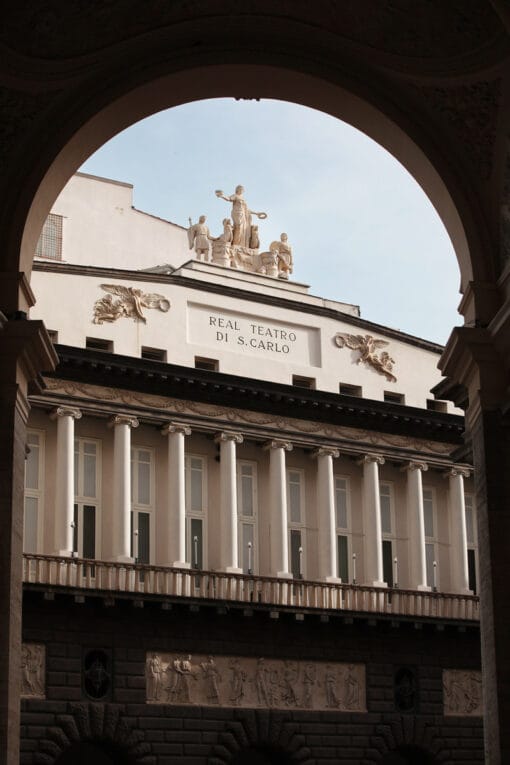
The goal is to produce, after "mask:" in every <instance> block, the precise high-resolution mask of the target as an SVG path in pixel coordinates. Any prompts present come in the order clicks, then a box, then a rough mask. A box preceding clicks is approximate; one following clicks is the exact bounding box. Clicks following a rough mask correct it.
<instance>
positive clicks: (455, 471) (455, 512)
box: [445, 466, 472, 595]
mask: <svg viewBox="0 0 510 765" xmlns="http://www.w3.org/2000/svg"><path fill="white" fill-rule="evenodd" d="M469 473H470V471H469V470H468V469H467V468H463V467H459V466H454V467H452V469H451V470H449V471H448V472H447V473H446V474H445V477H446V478H448V484H449V485H448V500H449V507H450V530H451V548H450V561H451V575H452V592H458V593H461V594H462V595H472V592H471V590H470V589H469V570H468V557H467V534H466V506H465V503H464V478H469Z"/></svg>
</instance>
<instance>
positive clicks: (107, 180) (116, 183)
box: [74, 172, 134, 189]
mask: <svg viewBox="0 0 510 765" xmlns="http://www.w3.org/2000/svg"><path fill="white" fill-rule="evenodd" d="M74 175H76V176H78V177H79V178H89V179H90V180H91V181H101V182H102V183H111V184H113V185H114V186H124V188H126V189H134V186H133V184H132V183H126V182H125V181H115V180H114V179H113V178H104V177H103V176H102V175H92V174H91V173H80V172H77V173H74Z"/></svg>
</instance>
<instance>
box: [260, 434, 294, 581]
mask: <svg viewBox="0 0 510 765" xmlns="http://www.w3.org/2000/svg"><path fill="white" fill-rule="evenodd" d="M264 448H265V449H267V450H268V451H269V519H270V520H269V522H270V552H271V574H272V575H273V576H280V577H286V578H290V577H291V576H292V574H291V573H290V571H289V543H288V520H287V476H286V473H285V452H290V451H292V444H291V443H289V441H279V440H275V441H269V443H267V444H266V445H265V447H264Z"/></svg>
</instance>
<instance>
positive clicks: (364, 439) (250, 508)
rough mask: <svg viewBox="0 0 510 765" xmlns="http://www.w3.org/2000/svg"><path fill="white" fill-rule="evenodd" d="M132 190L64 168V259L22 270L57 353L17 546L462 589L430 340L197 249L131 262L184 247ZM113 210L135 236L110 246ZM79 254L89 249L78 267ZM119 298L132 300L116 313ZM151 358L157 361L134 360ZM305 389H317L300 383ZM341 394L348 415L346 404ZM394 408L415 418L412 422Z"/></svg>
mask: <svg viewBox="0 0 510 765" xmlns="http://www.w3.org/2000/svg"><path fill="white" fill-rule="evenodd" d="M94 187H95V188H96V191H97V193H95V194H94V193H93V188H94ZM130 195H131V187H128V186H125V185H123V184H117V183H110V182H107V181H104V180H102V179H93V178H91V177H88V176H78V177H77V178H74V179H73V180H72V181H71V182H70V186H69V188H68V189H65V190H64V191H63V192H62V195H61V197H60V198H59V200H57V203H56V205H55V210H54V212H55V213H56V214H63V211H64V210H65V211H66V215H67V216H68V217H66V220H65V225H64V229H63V244H62V255H63V257H62V262H61V263H51V264H46V263H44V262H43V261H40V265H36V267H35V270H34V274H33V281H32V283H33V287H34V291H35V293H36V295H37V296H40V298H39V299H38V302H37V305H36V308H35V309H34V312H33V318H42V319H44V321H45V323H46V326H47V327H48V329H49V330H52V331H53V332H55V333H56V334H57V336H56V339H55V341H56V342H57V343H58V344H59V345H61V346H63V348H62V350H61V353H62V359H63V361H62V368H61V369H60V370H57V373H56V377H53V378H48V379H47V390H46V391H45V392H44V393H43V394H42V395H38V396H34V397H33V411H32V414H31V419H30V423H29V430H30V434H29V445H30V449H31V452H30V456H29V462H28V465H29V469H28V470H27V483H26V486H27V493H26V497H27V499H26V525H25V548H26V552H27V553H32V554H41V555H53V556H63V557H66V556H72V555H78V556H79V557H83V558H92V559H96V560H103V561H112V562H114V563H117V564H122V563H124V564H129V563H131V562H133V561H136V562H138V563H140V564H147V565H154V566H159V567H170V568H171V567H174V568H178V569H186V568H198V569H201V570H209V571H219V572H226V573H230V574H234V575H236V574H241V573H244V574H254V575H258V576H268V577H277V578H280V579H282V580H284V579H287V578H294V579H296V578H297V579H307V580H317V581H323V582H329V583H331V584H332V585H334V584H335V583H340V582H343V583H346V582H348V583H350V584H355V585H358V584H366V585H369V586H371V587H380V588H386V587H395V586H397V585H398V586H399V587H400V588H407V589H411V590H420V591H422V592H429V591H431V590H442V591H445V592H456V593H459V594H466V593H468V592H469V586H470V584H471V586H472V587H473V586H474V582H475V572H476V540H475V538H474V535H473V528H474V524H473V518H474V514H475V512H476V509H475V507H474V501H473V496H472V477H471V471H470V470H469V466H468V465H465V464H462V465H458V464H457V463H456V461H455V452H456V450H457V448H458V443H459V441H458V438H456V437H455V436H452V439H451V441H449V440H448V438H447V437H445V436H443V435H438V436H437V437H436V436H435V435H434V434H433V433H434V430H433V429H434V423H436V424H437V428H438V429H439V430H441V428H443V431H441V432H444V428H446V429H447V428H448V427H451V428H452V429H453V430H452V432H453V431H454V430H455V428H457V430H458V429H459V427H460V426H459V421H458V420H457V419H455V418H449V419H448V418H445V417H444V413H446V411H447V409H446V404H445V405H444V407H443V409H442V412H443V414H441V413H440V412H438V411H430V409H431V408H433V406H434V405H432V406H431V405H430V403H429V404H427V402H428V401H429V402H430V400H431V399H432V398H433V397H432V395H431V393H430V388H431V387H432V386H434V385H435V384H437V383H438V382H439V381H440V376H439V373H438V371H437V369H436V363H437V359H438V355H439V350H440V349H438V348H437V346H434V345H433V344H430V343H427V342H425V341H421V340H417V339H416V338H410V337H407V336H405V335H403V334H402V333H397V332H395V331H392V330H388V329H385V328H383V327H378V326H376V325H373V324H370V323H369V322H365V321H363V320H362V319H360V318H359V311H358V309H357V307H356V306H353V305H350V304H343V303H336V302H333V301H326V300H323V299H321V298H317V297H314V296H311V295H309V294H308V289H307V287H306V286H304V285H300V284H297V283H294V282H292V281H285V280H280V279H277V278H271V277H268V276H263V275H257V274H252V273H246V272H240V271H239V272H238V271H235V270H234V269H230V268H221V267H219V266H217V265H212V264H209V263H198V262H197V261H188V262H186V263H185V264H184V265H182V266H181V267H180V268H178V269H176V270H174V271H172V272H171V273H167V274H162V273H140V270H139V269H142V268H150V267H153V266H156V265H158V263H159V264H161V263H165V262H170V263H174V264H175V263H177V262H178V261H179V260H182V254H183V251H184V249H185V248H184V244H186V245H187V241H186V240H185V236H184V231H183V230H182V229H179V228H178V227H173V225H172V224H168V223H165V222H161V221H159V220H158V219H152V218H151V217H150V216H143V215H141V214H139V213H136V214H135V213H134V212H133V211H132V210H131V207H130V204H129V202H130V198H131V197H130ZM82 196H83V198H82ZM121 198H123V199H124V203H123V204H122V205H120V204H119V205H117V203H119V202H120V199H121ZM101 200H102V202H101ZM89 205H91V207H92V218H91V219H90V220H88V219H87V211H88V209H89ZM102 205H104V208H103V207H102ZM117 207H119V210H117ZM120 208H122V210H123V212H122V213H121V212H120ZM59 210H60V211H61V212H58V211H59ZM116 210H117V212H115V211H116ZM133 216H134V217H133ZM118 220H122V221H125V220H129V221H130V223H129V226H128V230H129V232H131V233H132V228H131V227H133V230H134V229H136V228H137V226H138V225H140V227H141V230H140V231H137V233H136V234H133V235H132V236H131V233H129V236H127V230H125V231H124V233H123V234H122V236H120V235H119V236H118V238H117V234H118V231H119V227H118V225H117V221H118ZM141 221H143V223H141ZM96 222H99V223H98V225H100V227H101V231H99V232H97V231H96V230H95V224H96ZM165 227H166V229H165ZM85 230H87V241H86V247H85V246H84V241H83V240H82V239H81V238H80V232H83V231H85ZM164 230H167V233H168V232H170V233H168V239H167V240H165V237H164V235H163V233H162V232H163V231H164ZM126 236H127V238H130V244H129V246H128V244H127V241H126V239H125V237H126ZM173 236H175V245H174V249H172V245H171V242H172V241H173V240H172V237H173ZM165 241H166V243H165ZM78 242H80V245H78ZM88 247H91V248H94V247H95V249H94V252H95V255H94V257H93V258H91V259H90V260H89V261H88V262H87V257H88ZM124 248H127V249H126V250H125V249H124ZM138 248H140V257H139V258H138V254H137V253H138ZM124 254H125V257H124ZM187 257H188V254H187ZM98 262H100V263H102V268H99V267H98V265H97V264H98ZM106 262H108V264H109V267H108V268H105V267H104V264H105V263H106ZM110 264H113V265H112V266H111V267H110ZM120 266H123V269H124V270H123V271H122V272H120V270H119V269H120ZM101 285H104V287H102V286H101ZM132 289H136V290H140V291H141V292H138V293H136V295H137V296H138V297H133V295H134V294H135V293H133V292H129V290H132ZM123 290H124V292H123ZM112 294H113V295H114V296H115V297H113V298H112V297H110V298H108V299H109V301H110V302H109V303H105V304H104V305H106V308H105V309H104V310H106V312H108V310H110V311H111V312H112V316H111V317H110V319H105V320H103V323H98V322H100V321H101V316H102V315H103V316H104V314H101V313H100V311H99V310H98V308H97V304H98V301H101V299H104V298H105V296H108V295H110V296H111V295H112ZM123 294H124V295H127V297H126V300H127V303H126V305H128V309H129V310H127V312H126V311H125V312H124V313H122V312H120V311H118V312H117V313H116V314H115V316H113V314H114V309H115V305H114V303H115V301H118V300H119V295H120V296H122V295H123ZM144 295H145V298H144V297H143V296H144ZM147 296H149V298H150V299H149V298H147ZM121 299H122V298H121ZM130 300H131V301H132V302H131V303H130V302H129V301H130ZM137 300H138V302H136V301H137ZM144 301H145V302H144ZM101 305H103V304H101ZM103 307H104V306H103ZM129 311H131V314H130V313H129ZM133 311H134V313H133ZM137 311H138V313H139V314H140V315H138V314H137V313H136V312H137ZM94 320H95V321H94ZM338 333H340V334H341V335H342V336H348V335H353V336H358V335H361V336H370V337H371V338H372V339H375V340H377V341H381V345H380V346H379V347H381V348H385V349H387V351H388V353H389V355H390V356H391V359H392V360H393V366H392V367H391V370H392V371H391V373H390V372H388V367H386V373H385V371H384V366H383V368H382V369H381V365H379V367H378V366H377V364H374V363H373V361H372V362H370V359H369V360H368V361H367V360H363V358H361V353H360V351H359V350H352V349H351V348H349V347H345V346H344V347H340V346H339V345H338V344H337V343H336V342H335V338H336V336H337V334H338ZM98 341H102V342H103V344H104V345H103V348H104V350H106V351H108V352H109V353H113V354H114V355H115V356H119V355H120V356H126V357H129V360H130V365H131V366H130V370H133V368H134V369H135V371H136V380H139V382H133V376H132V375H131V377H130V378H129V382H126V383H125V387H123V383H122V381H121V378H120V377H119V375H120V372H119V371H118V366H116V364H117V362H116V361H115V356H114V357H110V356H105V355H104V354H101V353H100V352H99V350H98V345H97V343H98ZM382 343H384V345H383V344H382ZM64 346H67V347H69V346H70V347H71V348H76V349H88V350H89V352H90V354H92V356H93V358H94V359H96V360H95V361H94V362H93V364H92V366H88V364H89V361H88V359H89V358H92V356H91V355H90V354H89V356H87V352H86V351H85V352H84V353H85V355H83V356H82V357H80V359H81V361H80V364H82V366H81V367H76V368H74V367H72V364H71V365H70V366H69V364H68V366H67V367H66V363H67V362H66V361H65V358H66V352H69V348H67V351H66V348H65V347H64ZM99 347H100V346H99ZM94 349H95V350H94ZM147 351H149V352H150V353H152V356H151V355H150V354H149V355H147ZM94 353H95V354H96V355H95V356H94ZM155 353H156V356H154V354H155ZM158 353H159V354H160V356H159V358H160V360H161V364H159V365H158V364H156V365H153V366H150V364H149V365H148V364H147V361H146V359H151V358H152V359H153V358H158V356H157V354H158ZM108 358H110V359H111V362H108V361H107V359H108ZM136 359H141V360H140V362H139V365H138V368H136V364H135V366H134V367H133V363H134V360H136ZM372 359H373V357H372ZM376 360H377V357H376ZM165 362H166V363H165ZM204 362H206V363H209V364H211V365H212V367H213V369H215V371H216V372H219V373H220V374H219V375H217V374H215V371H212V372H211V373H210V375H209V377H208V376H207V375H205V376H203V377H200V378H197V379H195V378H193V380H192V381H191V382H189V384H188V383H186V385H187V387H186V388H185V389H184V390H183V392H182V393H181V394H178V395H175V392H173V389H172V388H171V385H172V384H173V382H172V381H173V380H174V379H175V378H176V377H177V378H179V379H180V378H181V377H186V374H185V368H187V369H191V368H195V367H196V366H198V367H199V368H200V366H201V365H202V367H203V364H204ZM109 363H110V366H109V365H108V364H109ZM83 365H84V366H83ZM167 365H170V366H167ZM99 367H100V371H99V372H97V369H98V368H99ZM176 367H181V368H183V370H182V373H181V372H179V370H178V369H176ZM77 370H78V371H77ZM80 370H82V371H80ZM90 375H93V377H91V376H90ZM161 375H163V377H161ZM238 378H239V379H238ZM155 379H157V387H156V388H153V387H151V386H154V385H155V384H156V383H154V380H155ZM163 379H168V393H167V392H166V391H165V384H164V382H162V380H163ZM119 380H120V382H119ZM243 380H244V382H243ZM251 381H259V383H260V385H263V383H269V384H272V385H273V387H271V389H270V391H271V392H269V393H267V395H266V394H264V395H266V398H267V400H268V401H271V402H272V403H271V404H269V403H268V404H267V405H264V404H263V403H262V404H261V403H260V397H259V398H257V399H255V398H253V399H251V398H250V395H252V394H250V393H249V392H248V393H246V388H247V387H249V385H248V383H250V382H251ZM293 383H294V386H295V391H296V392H295V394H294V393H293V389H292V388H290V387H289V386H292V385H293ZM306 383H308V387H309V388H310V389H314V390H315V393H311V392H309V391H307V392H306V394H305V393H304V392H303V391H302V387H301V386H303V385H306ZM274 384H277V387H275V386H274ZM201 385H203V386H206V387H207V386H209V388H208V390H212V391H213V392H214V390H215V386H216V388H217V389H218V390H226V389H227V388H225V387H224V386H230V387H228V390H231V391H232V394H231V405H226V404H225V403H224V402H220V403H218V402H216V403H215V401H214V400H213V399H212V398H210V399H208V398H207V395H209V394H207V395H206V394H202V393H200V386H201ZM340 386H350V388H347V390H350V392H351V394H352V395H353V396H355V397H356V398H360V397H361V398H362V399H364V401H365V402H366V406H367V411H368V410H370V407H371V403H370V402H372V404H373V402H379V403H378V404H377V406H378V407H379V409H378V410H377V411H378V412H379V411H380V415H381V419H380V421H379V422H380V424H379V426H378V427H376V426H375V425H373V422H374V420H373V419H371V420H370V419H364V417H365V416H364V414H363V407H360V406H358V405H356V406H357V408H356V406H354V404H352V407H351V408H352V411H355V415H352V416H355V418H356V419H355V421H354V422H353V421H352V419H351V420H349V421H348V422H347V421H346V422H345V423H344V422H343V421H342V416H343V415H338V416H337V415H336V414H334V413H333V412H334V410H335V408H336V406H335V402H336V398H334V397H331V394H335V395H336V394H339V391H340ZM342 392H343V393H345V388H344V390H343V391H342ZM322 394H324V395H325V396H326V397H324V396H323V395H322ZM327 394H329V398H328V397H327ZM253 395H255V394H253ZM257 395H258V394H257ZM301 395H303V396H304V398H303V400H302V401H300V396H301ZM399 396H400V404H398V403H395V402H396V401H398V400H399ZM353 400H354V399H353ZM282 401H283V403H281V402H282ZM384 401H386V402H387V407H386V409H385V408H384V406H383V405H382V404H381V402H384ZM273 402H276V403H275V404H274V405H273ZM314 402H316V406H317V407H318V409H317V411H319V409H320V411H321V412H322V414H321V415H320V416H317V418H315V417H314V416H313V415H312V414H310V411H311V409H310V407H313V406H314V405H315V404H314ZM338 402H339V403H342V405H343V406H345V407H347V409H348V408H349V407H348V404H346V399H345V396H339V397H338ZM404 405H405V406H404ZM275 407H276V409H275ZM300 407H308V408H307V409H303V408H302V409H301V410H300ZM321 407H322V408H321ZM325 407H326V408H329V409H330V410H331V415H330V417H331V419H328V415H325V414H324V411H326V409H325ZM409 407H416V408H419V409H421V410H422V414H421V415H420V417H421V419H420V418H417V419H416V420H415V422H416V425H415V426H414V425H413V426H411V430H410V426H409V422H410V421H412V418H413V417H415V418H416V417H417V415H416V413H413V411H412V410H410V409H409ZM427 408H428V409H429V411H428V412H427ZM448 411H450V413H454V412H453V410H451V409H450V408H448ZM302 412H305V414H303V413H302ZM349 416H351V415H349ZM371 416H372V415H370V417H371ZM366 417H369V415H368V414H367V415H366ZM442 417H443V419H441V418H442ZM427 418H431V419H430V422H428V420H427ZM434 418H435V419H434ZM389 421H395V422H398V425H395V427H394V428H392V427H388V424H387V423H388V422H389ZM346 423H347V424H346ZM399 428H401V431H399V430H398V429H399ZM413 428H414V430H413ZM427 428H428V430H427ZM431 433H432V434H433V435H431ZM73 454H74V459H73V457H72V455H73ZM465 486H466V490H467V491H468V497H469V499H468V502H467V504H466V502H465V500H464V487H465Z"/></svg>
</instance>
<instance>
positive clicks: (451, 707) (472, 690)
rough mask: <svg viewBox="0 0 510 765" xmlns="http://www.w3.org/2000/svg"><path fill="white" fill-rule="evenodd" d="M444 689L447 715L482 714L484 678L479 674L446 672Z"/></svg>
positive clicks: (459, 671) (458, 671) (444, 673)
mask: <svg viewBox="0 0 510 765" xmlns="http://www.w3.org/2000/svg"><path fill="white" fill-rule="evenodd" d="M443 689H444V706H445V714H452V715H459V716H462V715H476V714H478V715H480V714H481V708H482V678H481V674H480V673H479V672H469V671H462V670H445V671H444V672H443Z"/></svg>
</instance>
